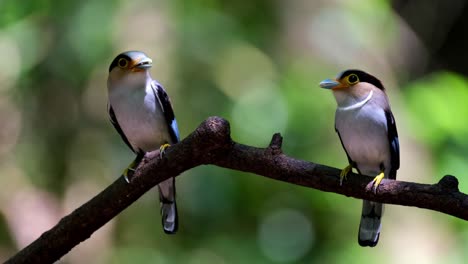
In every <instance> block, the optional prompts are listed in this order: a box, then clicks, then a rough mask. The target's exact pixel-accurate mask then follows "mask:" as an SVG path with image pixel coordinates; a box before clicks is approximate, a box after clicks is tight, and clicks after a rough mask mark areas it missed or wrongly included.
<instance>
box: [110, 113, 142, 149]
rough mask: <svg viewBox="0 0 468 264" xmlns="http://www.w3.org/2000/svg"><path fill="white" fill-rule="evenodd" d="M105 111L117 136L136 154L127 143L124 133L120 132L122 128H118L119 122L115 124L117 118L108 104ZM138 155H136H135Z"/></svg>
mask: <svg viewBox="0 0 468 264" xmlns="http://www.w3.org/2000/svg"><path fill="white" fill-rule="evenodd" d="M107 111H108V112H109V117H110V121H111V123H112V125H114V128H115V130H117V132H118V133H119V135H120V136H121V137H122V139H123V141H124V142H125V144H127V146H128V147H129V148H130V149H131V150H132V151H133V152H134V153H137V151H135V150H134V149H133V147H132V145H131V144H130V142H129V141H128V139H127V137H126V136H125V134H124V132H123V131H122V128H120V125H119V122H117V118H116V117H115V113H114V109H112V106H111V105H110V104H107ZM137 154H138V153H137Z"/></svg>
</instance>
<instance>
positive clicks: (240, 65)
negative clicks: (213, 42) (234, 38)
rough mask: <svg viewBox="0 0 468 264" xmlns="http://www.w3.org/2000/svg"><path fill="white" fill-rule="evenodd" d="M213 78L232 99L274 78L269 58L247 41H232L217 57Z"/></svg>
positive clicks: (274, 70) (244, 94) (274, 71)
mask: <svg viewBox="0 0 468 264" xmlns="http://www.w3.org/2000/svg"><path fill="white" fill-rule="evenodd" d="M214 74H215V76H214V80H215V82H216V84H217V86H218V88H219V89H221V91H223V93H225V94H226V95H227V96H229V97H230V98H231V99H233V100H238V98H239V97H241V96H246V95H247V94H249V93H250V92H251V91H252V89H256V88H257V86H259V85H262V84H264V83H271V82H272V81H274V80H275V78H276V69H275V67H274V65H273V62H272V61H271V59H270V58H269V57H268V56H267V55H266V54H264V53H263V52H262V51H261V50H259V49H257V48H255V47H253V46H251V45H249V44H248V43H243V42H239V43H234V44H232V45H231V46H229V47H228V48H226V50H224V52H223V53H222V54H221V56H220V57H219V59H218V63H217V65H216V67H215V71H214Z"/></svg>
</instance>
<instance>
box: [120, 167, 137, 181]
mask: <svg viewBox="0 0 468 264" xmlns="http://www.w3.org/2000/svg"><path fill="white" fill-rule="evenodd" d="M131 165H132V164H130V166H131ZM130 166H128V168H126V169H125V170H124V172H123V173H122V175H123V177H124V179H125V181H126V182H127V183H130V180H129V179H128V178H129V177H132V176H133V173H135V169H134V168H132V167H130Z"/></svg>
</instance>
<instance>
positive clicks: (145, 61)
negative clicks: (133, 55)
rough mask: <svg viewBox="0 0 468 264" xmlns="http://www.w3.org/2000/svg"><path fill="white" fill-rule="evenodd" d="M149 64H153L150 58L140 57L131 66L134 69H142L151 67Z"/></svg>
mask: <svg viewBox="0 0 468 264" xmlns="http://www.w3.org/2000/svg"><path fill="white" fill-rule="evenodd" d="M151 66H153V61H152V60H151V59H150V58H142V59H140V60H139V61H137V62H136V63H135V64H134V66H133V67H132V68H133V69H134V70H136V71H142V70H146V69H149V68H151Z"/></svg>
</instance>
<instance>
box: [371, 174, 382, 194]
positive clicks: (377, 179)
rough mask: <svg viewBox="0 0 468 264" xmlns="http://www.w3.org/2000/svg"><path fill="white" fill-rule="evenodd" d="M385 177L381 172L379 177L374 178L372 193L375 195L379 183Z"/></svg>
mask: <svg viewBox="0 0 468 264" xmlns="http://www.w3.org/2000/svg"><path fill="white" fill-rule="evenodd" d="M384 177H385V174H384V173H383V172H381V173H380V174H379V175H377V176H375V178H374V180H373V182H374V193H377V187H379V184H380V182H381V181H382V179H383V178H384Z"/></svg>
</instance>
